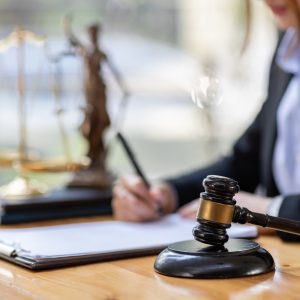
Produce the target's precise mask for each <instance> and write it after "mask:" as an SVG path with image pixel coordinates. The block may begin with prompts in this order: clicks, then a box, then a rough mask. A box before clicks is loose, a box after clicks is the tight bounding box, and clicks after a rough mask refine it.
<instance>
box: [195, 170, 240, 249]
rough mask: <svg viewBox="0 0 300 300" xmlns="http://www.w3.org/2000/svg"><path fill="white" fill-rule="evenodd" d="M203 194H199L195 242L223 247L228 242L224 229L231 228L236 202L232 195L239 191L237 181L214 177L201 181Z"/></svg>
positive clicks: (210, 176)
mask: <svg viewBox="0 0 300 300" xmlns="http://www.w3.org/2000/svg"><path fill="white" fill-rule="evenodd" d="M203 186H204V189H205V192H203V193H201V194H200V205H199V209H198V213H197V222H198V223H199V225H197V226H196V227H194V229H193V235H194V238H195V240H197V241H199V242H202V243H205V244H209V245H219V246H223V245H224V244H225V243H226V242H227V241H228V235H227V232H226V229H227V228H229V227H230V226H231V222H232V219H233V215H234V211H235V204H236V201H235V200H234V199H233V197H234V195H235V194H236V193H237V192H238V191H239V189H240V188H239V185H238V183H237V181H235V180H233V179H230V178H227V177H223V176H216V175H209V176H207V177H206V178H205V179H204V180H203Z"/></svg>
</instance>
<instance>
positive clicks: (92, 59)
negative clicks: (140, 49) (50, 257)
mask: <svg viewBox="0 0 300 300" xmlns="http://www.w3.org/2000/svg"><path fill="white" fill-rule="evenodd" d="M64 26H65V33H66V34H67V37H68V40H69V44H70V47H71V48H73V50H74V51H75V52H76V54H78V55H80V56H81V57H82V58H83V61H84V94H85V100H86V107H85V109H84V120H83V122H82V124H81V125H80V131H81V133H82V135H83V137H84V138H85V139H86V141H87V144H88V151H87V157H88V158H89V159H90V162H91V163H90V166H89V168H88V169H86V170H82V171H80V172H77V173H75V174H74V176H73V179H72V181H71V182H70V184H69V186H81V187H98V188H105V187H108V186H110V185H111V177H110V176H109V174H108V172H107V171H106V167H105V158H106V149H105V145H104V142H103V135H104V132H105V130H106V129H107V127H108V126H109V125H110V118H109V115H108V113H107V109H106V100H107V95H106V85H105V82H104V80H103V76H102V66H103V65H104V64H106V65H107V66H108V67H109V69H110V70H111V72H112V74H113V75H114V77H115V79H116V82H117V83H118V85H119V86H120V89H121V90H122V92H123V99H124V98H125V97H127V96H128V92H127V89H126V88H125V85H124V83H123V80H122V78H121V77H120V75H119V73H118V72H117V70H116V69H115V68H114V67H113V65H112V64H111V62H110V61H109V60H108V57H107V55H106V54H105V53H104V52H103V51H102V50H101V49H100V47H99V43H98V40H99V35H100V31H101V27H100V24H93V25H91V26H89V27H88V28H87V33H88V37H89V41H90V45H84V44H83V43H81V41H80V40H79V39H78V38H77V37H76V36H75V35H74V34H73V32H72V30H71V26H70V20H69V19H68V18H66V19H65V24H64Z"/></svg>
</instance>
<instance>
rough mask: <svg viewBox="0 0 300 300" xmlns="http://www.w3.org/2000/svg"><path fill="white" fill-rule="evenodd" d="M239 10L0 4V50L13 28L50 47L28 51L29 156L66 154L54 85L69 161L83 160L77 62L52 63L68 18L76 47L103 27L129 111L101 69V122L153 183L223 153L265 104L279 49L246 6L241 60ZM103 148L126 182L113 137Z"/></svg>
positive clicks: (1, 79) (226, 4) (9, 137)
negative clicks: (104, 109)
mask: <svg viewBox="0 0 300 300" xmlns="http://www.w3.org/2000/svg"><path fill="white" fill-rule="evenodd" d="M245 3H246V1H240V0H189V1H184V0H164V1H159V0H86V1H79V0H72V1H57V0H52V1H42V0H26V1H17V0H0V39H4V38H5V37H7V36H8V35H9V34H10V33H11V32H12V31H13V30H14V29H15V28H16V26H17V25H19V26H22V27H24V28H25V29H27V30H30V31H32V32H34V33H36V34H37V35H40V36H45V37H47V45H46V47H36V46H33V45H26V47H25V58H24V61H25V68H24V70H25V75H26V96H25V97H26V106H27V107H26V109H27V115H28V139H29V140H28V143H29V146H30V148H31V149H32V151H36V152H39V153H41V154H42V155H43V156H44V157H48V158H51V157H57V156H62V155H63V147H62V142H61V139H60V136H59V128H58V125H57V118H56V116H55V113H54V112H55V96H54V93H53V86H54V84H55V83H57V82H59V83H60V86H61V90H62V92H61V98H62V101H63V108H64V110H65V113H64V115H63V121H64V123H65V125H66V128H67V133H68V137H69V140H70V144H71V148H72V155H73V157H76V158H77V157H81V156H83V155H84V153H85V151H86V144H85V141H84V139H83V138H82V137H81V136H80V134H79V132H78V127H79V125H80V123H81V121H82V118H83V114H82V110H81V109H80V107H81V106H82V105H83V104H84V94H83V90H82V86H83V78H82V73H83V64H82V60H81V58H80V57H68V58H65V59H64V60H63V61H62V62H61V63H60V64H59V65H57V64H54V63H51V62H50V61H49V58H53V57H55V56H56V55H58V54H59V53H61V51H64V50H66V49H67V42H66V37H65V36H64V31H63V17H64V15H66V14H69V15H70V16H72V27H73V31H74V33H75V34H76V35H77V37H78V38H79V39H80V40H81V41H82V42H83V43H87V35H86V32H85V29H86V27H87V26H88V25H90V24H91V23H94V22H101V24H102V35H101V38H100V47H101V48H102V50H103V51H104V52H105V53H106V54H107V55H108V57H109V59H110V61H111V62H112V63H113V65H114V66H115V67H116V69H117V70H118V71H119V72H120V74H121V75H122V77H123V80H124V81H125V83H126V86H127V87H128V90H129V91H130V97H129V98H128V99H127V101H124V100H123V99H122V93H121V91H120V90H119V88H118V85H117V84H116V83H115V81H114V78H113V76H112V75H111V73H110V72H109V70H108V69H107V68H105V66H103V71H104V72H103V76H104V78H105V81H106V84H107V91H108V104H107V105H108V111H109V114H110V117H111V120H112V123H113V125H115V126H116V125H117V124H119V125H120V126H121V130H122V132H123V133H124V135H126V137H127V138H128V140H129V142H130V144H131V145H132V147H133V148H134V152H135V154H136V156H137V158H138V161H139V162H140V164H141V165H142V167H143V168H144V169H145V172H146V173H147V174H149V177H150V178H152V179H157V178H162V177H170V176H174V175H176V174H179V173H182V172H186V171H189V170H191V169H193V168H196V167H198V166H204V165H206V164H208V163H210V162H211V161H213V160H215V159H217V158H218V157H219V156H221V155H226V154H227V153H229V152H230V149H231V145H232V143H233V142H234V141H235V139H236V138H237V137H238V136H239V135H240V134H241V133H242V132H243V130H244V129H245V128H246V127H247V126H248V125H249V123H250V122H251V121H252V119H253V118H254V116H255V115H256V113H257V111H258V110H259V108H260V106H261V104H262V102H263V100H264V97H265V94H266V83H267V76H268V66H269V64H270V59H271V56H272V53H273V50H274V47H275V44H276V38H277V31H276V28H275V25H274V22H273V20H272V18H271V15H270V14H269V12H268V11H267V10H266V7H265V6H264V3H263V1H259V0H252V1H251V6H252V13H251V15H252V16H251V28H250V39H249V42H248V45H247V48H246V49H245V51H244V52H243V53H241V52H242V47H243V43H244V41H245V29H246V15H245ZM16 55H17V53H16V49H15V48H14V47H11V48H9V49H7V50H6V51H1V52H0V152H3V151H12V149H16V147H17V145H18V138H19V131H18V126H19V124H18V114H17V97H16V79H17V75H16V74H17V63H16V61H17V59H16V57H17V56H16ZM207 80H208V81H207ZM207 82H209V83H210V86H209V88H211V89H212V91H213V93H212V95H211V97H210V98H209V97H205V95H204V96H203V95H202V94H201V92H203V91H202V89H201V87H202V86H203V87H204V88H205V85H206V84H207ZM199 87H200V90H199ZM206 87H207V85H206ZM191 94H193V95H194V100H195V101H193V99H192V96H191ZM195 94H196V96H197V97H196V99H195ZM204 94H205V93H204ZM195 102H198V105H196V104H195ZM199 102H200V105H199ZM105 140H106V144H107V145H108V148H109V152H108V156H107V167H108V169H109V170H110V171H111V172H112V173H113V174H117V175H120V174H125V173H129V172H132V168H131V166H130V163H129V162H128V160H127V158H126V155H125V154H124V152H123V149H122V147H121V146H120V145H119V143H118V142H117V141H116V140H115V139H114V134H113V130H108V131H107V134H106V137H105ZM0 172H1V173H0V183H1V184H2V183H5V182H8V181H9V180H10V179H11V178H12V177H13V176H14V172H13V171H12V170H10V169H4V168H3V169H1V170H0ZM33 176H37V177H42V180H43V181H45V182H47V183H48V184H50V185H60V184H63V183H64V182H66V181H67V180H68V174H55V175H53V174H51V175H50V174H38V175H36V174H35V175H33Z"/></svg>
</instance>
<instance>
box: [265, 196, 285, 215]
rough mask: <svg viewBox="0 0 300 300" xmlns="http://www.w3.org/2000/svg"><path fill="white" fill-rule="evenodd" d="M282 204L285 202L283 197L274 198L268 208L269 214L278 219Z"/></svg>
mask: <svg viewBox="0 0 300 300" xmlns="http://www.w3.org/2000/svg"><path fill="white" fill-rule="evenodd" d="M282 202H283V196H281V195H280V196H277V197H274V198H273V200H272V202H271V204H270V206H269V207H268V210H267V214H268V215H270V216H273V217H278V215H279V210H280V207H281V204H282Z"/></svg>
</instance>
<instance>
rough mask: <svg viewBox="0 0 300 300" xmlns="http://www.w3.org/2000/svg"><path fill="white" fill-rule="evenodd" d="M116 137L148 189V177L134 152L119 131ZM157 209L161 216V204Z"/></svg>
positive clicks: (162, 211)
mask: <svg viewBox="0 0 300 300" xmlns="http://www.w3.org/2000/svg"><path fill="white" fill-rule="evenodd" d="M117 138H118V139H119V140H120V142H121V144H122V145H123V147H124V149H125V151H126V153H127V155H128V158H129V160H130V161H131V163H132V165H133V167H134V169H135V171H136V173H137V174H138V175H139V176H140V177H141V178H142V180H143V182H144V183H145V185H146V186H147V188H148V189H149V188H150V183H149V181H148V179H147V178H146V176H145V174H144V172H143V171H142V169H141V167H140V166H139V164H138V162H137V160H136V159H135V157H134V154H133V152H132V150H131V148H130V147H129V144H128V143H127V141H126V139H125V138H124V136H123V135H122V134H121V133H120V132H117ZM157 211H158V213H159V214H160V215H161V216H162V215H164V210H163V207H162V206H161V205H160V206H159V207H158V209H157Z"/></svg>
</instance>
